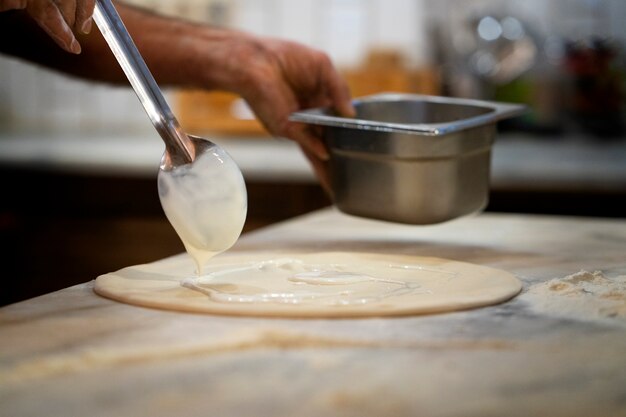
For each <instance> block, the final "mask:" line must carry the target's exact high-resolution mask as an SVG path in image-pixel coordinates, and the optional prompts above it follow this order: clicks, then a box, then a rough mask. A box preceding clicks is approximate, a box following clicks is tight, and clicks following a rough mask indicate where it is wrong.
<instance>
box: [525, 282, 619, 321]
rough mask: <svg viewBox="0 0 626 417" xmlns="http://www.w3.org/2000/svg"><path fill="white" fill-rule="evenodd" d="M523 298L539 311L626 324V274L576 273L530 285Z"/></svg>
mask: <svg viewBox="0 0 626 417" xmlns="http://www.w3.org/2000/svg"><path fill="white" fill-rule="evenodd" d="M523 298H524V299H527V300H529V301H531V302H532V303H533V305H534V306H535V307H536V308H538V309H540V310H541V311H542V312H546V313H552V314H555V315H558V316H564V317H572V318H577V319H582V320H603V319H604V320H611V321H619V322H622V323H624V324H626V275H621V276H617V277H612V278H609V277H605V276H604V275H603V274H602V272H601V271H595V272H589V271H579V272H577V273H575V274H572V275H568V276H566V277H564V278H554V279H551V280H549V281H547V282H542V283H540V284H535V285H532V286H531V287H530V288H529V289H528V291H527V292H526V294H524V296H523Z"/></svg>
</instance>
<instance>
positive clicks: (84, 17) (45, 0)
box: [0, 0, 95, 54]
mask: <svg viewBox="0 0 626 417" xmlns="http://www.w3.org/2000/svg"><path fill="white" fill-rule="evenodd" d="M94 7H95V0H0V12H3V11H7V10H22V9H25V10H26V12H27V13H28V15H29V16H30V17H31V18H32V19H33V20H35V21H36V22H37V24H38V25H39V26H40V27H41V28H42V29H43V30H44V31H45V32H46V33H47V34H48V36H50V37H51V38H52V39H53V40H54V42H56V44H57V45H59V46H60V47H61V48H63V49H64V50H66V51H67V52H71V53H73V54H79V53H80V51H81V47H80V44H79V43H78V40H76V36H75V35H74V32H73V30H75V31H76V32H79V33H84V34H87V33H89V32H90V31H91V26H92V18H91V16H92V15H93V9H94Z"/></svg>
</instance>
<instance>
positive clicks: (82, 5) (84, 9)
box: [74, 0, 96, 34]
mask: <svg viewBox="0 0 626 417" xmlns="http://www.w3.org/2000/svg"><path fill="white" fill-rule="evenodd" d="M95 6H96V0H79V1H78V2H77V4H76V23H75V24H74V27H75V28H76V29H78V30H79V31H81V32H82V33H84V34H88V33H89V32H91V27H92V26H93V19H92V17H91V16H92V15H93V9H94V7H95Z"/></svg>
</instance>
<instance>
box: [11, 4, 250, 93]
mask: <svg viewBox="0 0 626 417" xmlns="http://www.w3.org/2000/svg"><path fill="white" fill-rule="evenodd" d="M116 7H117V9H118V11H119V13H120V15H121V17H122V20H123V21H124V23H125V25H126V27H127V29H128V31H129V33H130V34H131V36H132V37H133V39H134V40H135V43H136V44H137V48H138V49H139V51H140V52H141V54H142V55H143V57H144V59H145V60H146V63H147V64H148V66H149V68H150V70H151V71H152V72H153V74H154V76H155V78H156V79H157V81H158V82H159V83H160V84H161V85H177V86H188V87H203V88H224V89H232V88H230V87H232V86H233V85H236V82H234V81H233V80H232V79H231V78H233V77H230V76H229V74H228V73H224V71H222V70H223V69H225V64H226V62H221V57H222V56H228V55H227V54H228V44H229V43H230V38H232V37H233V36H245V35H243V34H239V33H236V32H232V31H226V30H221V29H213V28H209V27H205V26H199V25H195V24H191V23H188V22H183V21H180V20H177V19H171V18H164V17H161V16H158V15H155V14H152V13H150V12H149V11H146V10H142V9H137V8H134V7H130V6H127V5H123V4H120V3H117V4H116ZM77 37H78V39H79V41H80V43H81V46H82V53H81V54H79V55H73V54H69V53H67V52H65V51H63V50H62V49H61V48H59V47H58V46H57V45H55V44H54V42H52V41H51V40H50V38H49V37H48V36H47V35H46V34H45V33H44V32H43V30H41V29H40V28H39V27H38V26H37V24H36V23H35V22H33V21H32V20H31V19H30V18H29V16H28V15H26V13H24V12H22V11H15V12H6V13H0V50H1V51H3V52H5V53H8V54H11V55H14V56H18V57H20V58H24V59H26V60H29V61H32V62H35V63H39V64H41V65H44V66H47V67H50V68H54V69H57V70H60V71H63V72H65V73H69V74H73V75H76V76H79V77H83V78H88V79H92V80H98V81H105V82H109V83H115V84H126V83H127V82H128V81H127V80H126V77H125V76H124V74H123V73H122V71H121V69H120V67H119V65H118V64H117V62H116V61H115V58H114V57H113V54H112V53H111V52H110V50H109V48H108V46H107V45H106V43H105V41H104V39H103V38H102V35H101V34H100V32H99V31H98V30H97V29H94V30H92V32H91V34H89V35H77ZM202 48H204V49H207V48H211V49H212V50H211V51H206V50H201V49H202ZM211 61H213V62H211ZM207 69H209V70H208V71H207Z"/></svg>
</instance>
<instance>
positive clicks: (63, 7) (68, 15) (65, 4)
mask: <svg viewBox="0 0 626 417" xmlns="http://www.w3.org/2000/svg"><path fill="white" fill-rule="evenodd" d="M54 3H55V4H56V5H57V9H59V10H60V11H61V15H62V16H63V20H65V23H67V25H68V26H69V27H71V28H72V27H74V23H75V22H76V0H54Z"/></svg>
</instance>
